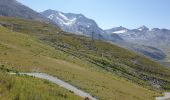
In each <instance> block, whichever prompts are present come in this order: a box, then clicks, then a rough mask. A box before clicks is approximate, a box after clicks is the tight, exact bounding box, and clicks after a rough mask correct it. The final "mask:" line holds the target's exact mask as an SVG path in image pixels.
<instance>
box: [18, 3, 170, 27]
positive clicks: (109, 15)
mask: <svg viewBox="0 0 170 100" xmlns="http://www.w3.org/2000/svg"><path fill="white" fill-rule="evenodd" d="M18 1H19V2H21V3H23V4H24V5H27V6H28V7H30V8H32V9H34V10H36V11H38V12H41V11H43V10H46V9H53V10H58V11H62V12H66V13H67V12H71V13H82V14H84V15H85V16H86V17H88V18H91V19H94V20H95V21H96V22H97V23H98V25H99V26H100V27H101V28H103V29H108V28H112V27H116V26H124V27H127V28H137V27H139V26H142V25H146V26H148V27H149V28H154V27H158V28H169V29H170V0H18Z"/></svg>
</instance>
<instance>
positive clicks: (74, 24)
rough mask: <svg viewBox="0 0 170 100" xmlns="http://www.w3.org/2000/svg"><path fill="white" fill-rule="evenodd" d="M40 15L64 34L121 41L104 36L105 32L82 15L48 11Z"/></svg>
mask: <svg viewBox="0 0 170 100" xmlns="http://www.w3.org/2000/svg"><path fill="white" fill-rule="evenodd" d="M41 14H42V15H43V16H45V17H47V18H49V19H51V20H52V21H53V22H54V23H56V24H57V25H58V26H59V27H60V28H61V29H62V30H64V31H66V32H71V33H75V34H78V35H85V36H90V37H92V36H93V37H94V38H96V39H104V40H111V41H117V40H119V39H121V38H120V37H119V36H118V35H114V36H112V37H113V38H110V36H109V35H108V34H106V33H105V31H104V30H102V29H101V28H100V27H99V26H98V25H97V23H96V22H95V21H94V20H92V19H89V18H87V17H85V16H84V15H82V14H74V13H63V12H59V11H55V10H50V9H49V10H46V11H44V12H41Z"/></svg>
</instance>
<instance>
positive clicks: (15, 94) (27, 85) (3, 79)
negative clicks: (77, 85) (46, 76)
mask: <svg viewBox="0 0 170 100" xmlns="http://www.w3.org/2000/svg"><path fill="white" fill-rule="evenodd" d="M81 99H82V98H80V97H78V96H76V95H74V94H73V93H71V92H69V91H67V90H65V89H63V88H61V87H59V86H56V85H55V84H51V83H49V82H48V81H45V80H40V79H36V78H33V77H28V76H17V75H16V76H15V75H9V74H7V73H5V72H1V73H0V100H81ZM82 100H83V99H82Z"/></svg>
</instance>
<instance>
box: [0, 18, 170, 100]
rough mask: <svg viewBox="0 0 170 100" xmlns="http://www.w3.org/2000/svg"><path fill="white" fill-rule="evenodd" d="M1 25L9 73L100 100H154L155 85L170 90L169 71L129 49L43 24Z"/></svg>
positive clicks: (6, 21)
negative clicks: (34, 76)
mask: <svg viewBox="0 0 170 100" xmlns="http://www.w3.org/2000/svg"><path fill="white" fill-rule="evenodd" d="M0 23H3V26H5V27H6V28H4V27H0V51H1V52H0V63H1V64H3V65H5V68H8V69H11V70H17V71H29V72H44V73H48V74H50V75H53V76H57V77H59V78H60V79H63V80H64V81H66V82H68V83H70V84H72V85H74V86H76V87H78V88H80V89H82V90H84V91H86V92H88V93H90V94H92V95H94V96H95V97H97V98H99V99H101V100H124V99H126V100H154V97H155V96H157V95H159V93H158V91H157V90H155V88H154V87H152V86H151V84H150V83H149V82H150V81H149V80H154V79H155V80H158V81H160V82H162V84H160V85H161V87H162V88H163V90H169V89H170V88H169V87H170V86H169V85H168V84H169V83H170V79H169V77H170V73H169V72H170V71H169V70H168V69H166V68H164V67H162V66H160V65H159V64H157V63H155V62H153V61H151V60H149V59H147V58H145V57H142V56H139V55H137V54H135V53H132V52H130V51H128V50H126V49H122V48H120V47H118V46H115V45H112V44H110V43H106V42H103V41H94V42H92V41H91V39H89V38H86V37H83V36H75V35H72V34H67V33H65V32H63V31H61V30H59V29H56V28H55V27H53V26H51V25H48V24H44V23H40V22H33V21H28V20H21V19H16V18H4V17H1V18H0ZM144 76H145V77H147V78H149V79H145V78H144ZM71 98H72V97H71Z"/></svg>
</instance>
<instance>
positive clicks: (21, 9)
mask: <svg viewBox="0 0 170 100" xmlns="http://www.w3.org/2000/svg"><path fill="white" fill-rule="evenodd" d="M0 16H9V17H18V18H24V19H32V20H37V21H45V22H48V21H49V19H47V18H45V17H44V16H42V15H41V14H39V13H38V12H36V11H34V10H32V9H30V8H28V7H26V6H24V5H22V4H21V3H19V2H18V1H16V0H0Z"/></svg>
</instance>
